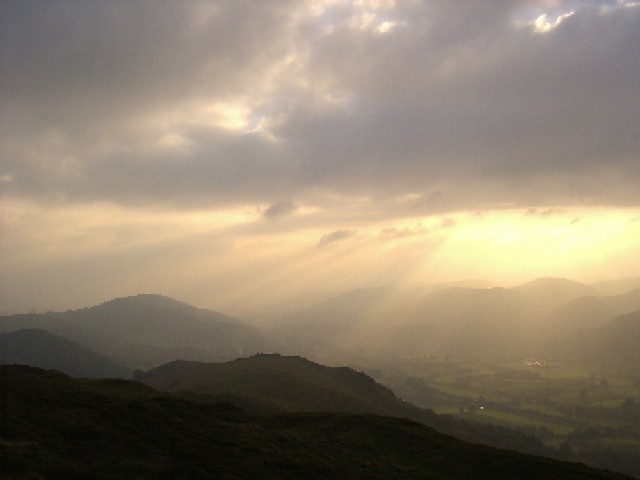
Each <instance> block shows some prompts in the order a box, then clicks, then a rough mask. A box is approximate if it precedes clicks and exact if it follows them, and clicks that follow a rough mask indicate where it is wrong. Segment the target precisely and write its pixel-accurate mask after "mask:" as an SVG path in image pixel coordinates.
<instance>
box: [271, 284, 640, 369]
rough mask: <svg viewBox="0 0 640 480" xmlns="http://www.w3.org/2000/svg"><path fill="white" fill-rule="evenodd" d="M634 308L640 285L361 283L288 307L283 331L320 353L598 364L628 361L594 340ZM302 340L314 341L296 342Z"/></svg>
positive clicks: (289, 341) (287, 346)
mask: <svg viewBox="0 0 640 480" xmlns="http://www.w3.org/2000/svg"><path fill="white" fill-rule="evenodd" d="M621 285H622V284H615V285H613V284H611V285H608V287H609V290H611V289H614V287H619V286H621ZM625 285H635V283H634V282H631V281H629V282H625ZM636 311H640V289H638V290H632V291H629V292H626V293H625V294H617V295H603V294H602V293H600V291H599V290H598V289H597V288H596V287H592V286H588V285H584V284H581V283H578V282H574V281H571V280H567V279H562V278H543V279H537V280H534V281H532V282H528V283H525V284H523V285H520V286H517V287H514V288H467V287H453V288H443V289H439V290H436V291H421V290H413V291H398V290H393V289H387V288H375V289H365V290H358V291H354V292H352V293H349V294H345V295H341V296H338V297H336V298H334V299H330V300H327V301H325V302H322V303H320V304H317V305H316V306H315V307H311V308H308V309H305V310H304V311H300V312H295V313H292V314H289V315H287V316H286V317H284V318H283V319H282V321H281V324H280V329H279V330H276V332H278V333H279V334H280V337H279V338H281V339H282V345H281V348H280V350H281V351H290V352H292V353H307V352H308V353H307V354H310V355H312V356H313V358H317V359H320V360H325V359H330V358H331V357H332V356H337V357H339V358H342V359H343V361H344V358H345V357H346V356H348V354H345V352H349V353H351V355H352V357H351V358H353V359H356V361H357V360H358V359H360V358H367V357H369V358H371V357H380V358H382V357H388V356H395V357H398V356H401V357H410V356H429V355H433V354H441V355H448V356H451V357H455V358H461V359H464V360H469V361H480V360H483V361H486V360H496V361H509V362H513V361H522V360H523V359H524V358H526V357H529V356H553V357H554V358H555V359H556V360H558V361H561V362H564V363H571V362H580V364H581V365H584V357H585V356H589V357H590V360H589V362H590V364H591V365H593V368H598V369H600V368H605V369H606V368H610V367H613V366H614V364H616V365H617V367H616V368H617V369H618V367H619V366H620V362H617V361H616V362H613V363H612V362H610V361H609V359H605V358H601V357H599V356H594V355H593V352H592V351H591V350H590V347H591V345H593V344H594V342H595V343H598V336H599V335H600V334H601V329H602V328H605V327H606V325H607V324H608V323H609V322H611V321H612V320H613V319H614V318H615V317H617V316H619V315H622V314H627V313H632V312H636ZM624 328H631V329H632V327H631V326H626V327H624ZM630 335H632V336H633V331H630ZM577 337H579V338H580V339H579V341H575V340H576V338H577ZM300 345H304V348H305V349H306V350H300V349H299V350H296V348H298V346H300ZM622 345H624V344H622ZM624 348H626V347H624ZM618 353H620V354H621V355H622V356H629V355H628V354H629V353H631V352H618ZM618 370H619V369H618Z"/></svg>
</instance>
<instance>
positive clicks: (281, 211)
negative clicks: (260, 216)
mask: <svg viewBox="0 0 640 480" xmlns="http://www.w3.org/2000/svg"><path fill="white" fill-rule="evenodd" d="M297 208H298V207H297V205H296V204H294V203H293V202H291V201H290V200H282V201H280V202H276V203H274V204H272V205H271V206H270V207H269V208H267V209H266V210H265V211H264V218H266V219H267V220H272V219H276V218H279V217H285V216H288V215H291V214H292V213H293V212H294V211H295V210H296V209H297Z"/></svg>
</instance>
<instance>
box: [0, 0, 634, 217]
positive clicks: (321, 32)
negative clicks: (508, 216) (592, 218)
mask: <svg viewBox="0 0 640 480" xmlns="http://www.w3.org/2000/svg"><path fill="white" fill-rule="evenodd" d="M605 3H606V5H607V8H600V6H601V5H600V2H569V3H567V4H566V9H565V8H563V7H562V4H558V5H560V6H559V7H554V9H549V8H548V7H547V6H548V3H547V2H502V1H495V2H481V3H478V2H471V1H462V2H415V3H414V2H397V3H393V2H390V3H385V2H373V3H371V2H327V3H322V2H320V3H316V4H307V3H306V2H287V1H277V2H263V3H260V4H259V5H257V6H256V5H254V4H251V3H243V2H212V3H208V4H203V3H201V2H196V1H192V2H161V3H159V4H158V3H155V2H154V4H150V3H146V2H139V3H137V2H136V3H114V2H98V1H95V2H93V1H88V2H81V3H79V2H72V1H68V2H67V1H61V2H49V3H47V4H45V5H37V6H36V5H35V4H32V3H29V2H12V1H8V2H3V4H2V6H1V7H0V8H1V9H2V11H1V12H0V16H1V18H2V20H1V21H2V26H1V27H2V31H3V32H4V34H3V42H2V46H0V48H1V49H2V56H1V60H0V61H1V62H2V64H1V65H0V67H1V68H2V71H3V72H7V73H6V74H5V75H3V79H2V80H1V83H0V101H2V104H3V108H2V111H1V112H0V130H1V131H2V132H3V133H2V136H3V138H2V147H1V148H2V151H1V152H0V154H1V158H2V160H0V177H1V178H3V179H10V181H3V192H4V193H3V194H4V195H5V196H10V197H15V198H23V199H36V200H39V201H43V202H46V203H52V202H61V203H87V202H105V201H106V202H114V203H120V204H122V205H138V206H149V207H155V206H157V205H158V204H162V205H167V206H172V207H173V208H219V207H222V206H225V205H232V204H238V203H252V202H253V203H268V202H269V201H270V200H269V199H273V198H274V197H275V198H278V197H279V198H296V199H297V200H298V201H300V202H301V203H309V202H311V201H317V199H318V198H321V195H318V193H322V194H324V197H325V198H327V197H330V196H332V195H334V196H336V195H339V196H342V197H344V198H350V197H351V198H355V197H357V198H360V197H375V198H376V199H378V200H377V201H378V203H379V204H380V205H382V204H383V203H384V202H385V201H387V202H393V201H394V199H395V198H397V197H399V196H403V195H407V194H416V195H421V196H422V197H423V198H425V199H427V198H431V196H432V195H433V192H439V196H440V199H439V201H438V202H433V201H432V202H431V206H430V207H429V208H431V209H436V210H438V211H442V212H445V211H453V210H460V209H469V208H478V207H483V208H484V207H487V208H493V207H495V206H529V205H553V204H571V205H575V204H583V205H600V204H607V205H638V204H640V193H638V189H637V188H636V185H637V184H638V183H639V182H640V162H638V159H637V152H638V151H639V150H640V143H639V142H640V139H639V138H638V136H637V132H636V131H635V128H634V127H635V125H638V124H640V113H639V111H638V109H637V108H635V105H636V104H637V102H636V101H635V99H636V98H638V95H640V90H639V89H640V86H639V85H638V82H637V78H638V77H639V76H640V61H638V56H637V53H636V51H635V49H634V48H633V47H634V46H635V45H637V44H638V43H640V8H638V7H627V8H625V7H624V6H623V5H622V4H611V3H610V2H604V3H602V4H603V5H604V4H605ZM569 11H573V12H574V13H573V14H572V15H570V16H567V15H566V14H567V13H568V12H569ZM541 15H547V17H542V18H545V19H546V21H547V23H545V25H547V24H548V25H553V28H551V27H550V28H543V29H542V30H547V31H544V32H540V33H535V32H534V31H533V30H532V27H531V25H533V24H532V23H531V22H534V23H535V19H537V18H540V16H541ZM563 15H564V16H563ZM558 18H562V21H556V19H558ZM385 22H387V23H385ZM539 23H540V22H539ZM383 25H387V26H388V28H387V27H384V28H383V27H382V26H383ZM391 25H392V26H393V27H390V26H391ZM34 32H36V33H34ZM603 39H606V41H604V40H603ZM4 187H6V188H4ZM318 206H320V207H322V206H324V205H318Z"/></svg>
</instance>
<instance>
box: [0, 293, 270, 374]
mask: <svg viewBox="0 0 640 480" xmlns="http://www.w3.org/2000/svg"><path fill="white" fill-rule="evenodd" d="M20 329H40V330H46V331H49V332H52V333H55V334H57V335H60V336H63V337H65V338H67V339H70V340H73V341H76V342H78V343H80V344H82V345H84V346H86V347H88V348H90V349H92V350H94V351H96V352H98V353H100V354H103V355H107V356H109V357H111V358H113V359H115V360H116V361H117V362H118V363H121V364H124V365H127V366H129V367H132V368H150V367H153V366H156V365H161V364H163V363H166V362H169V361H172V360H175V359H179V358H182V359H192V360H206V361H215V360H228V359H230V358H236V357H238V356H242V355H247V354H252V353H255V352H257V351H259V350H261V349H262V348H263V346H264V342H265V339H264V337H263V335H262V334H261V333H260V332H259V331H258V330H257V329H255V328H253V327H251V326H250V325H248V324H246V323H244V322H241V321H240V320H237V319H235V318H232V317H230V316H227V315H224V314H221V313H218V312H214V311H211V310H205V309H200V308H196V307H192V306H190V305H187V304H185V303H182V302H179V301H177V300H173V299H170V298H167V297H163V296H161V295H150V294H144V295H137V296H133V297H126V298H118V299H115V300H111V301H108V302H105V303H103V304H101V305H97V306H95V307H90V308H84V309H80V310H68V311H66V312H48V313H44V314H29V315H11V316H6V317H0V331H3V332H11V331H15V330H20Z"/></svg>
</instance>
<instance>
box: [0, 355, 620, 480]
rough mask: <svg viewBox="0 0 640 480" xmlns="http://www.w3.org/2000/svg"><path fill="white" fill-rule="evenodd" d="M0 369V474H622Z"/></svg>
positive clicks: (410, 432)
mask: <svg viewBox="0 0 640 480" xmlns="http://www.w3.org/2000/svg"><path fill="white" fill-rule="evenodd" d="M0 379H1V380H2V382H1V383H0V384H1V385H2V388H3V389H4V390H3V414H4V415H5V417H4V418H3V422H2V423H1V424H0V429H1V430H0V434H1V440H0V452H1V454H2V460H3V463H2V469H3V471H2V474H3V475H4V478H21V477H22V478H24V477H25V476H27V475H29V476H31V477H32V478H47V479H68V478H95V479H99V480H101V479H102V480H107V479H120V478H140V479H151V478H154V479H155V478H167V479H168V478H171V479H177V478H189V479H213V478H215V479H226V478H229V479H230V478H234V479H248V478H262V479H289V478H291V479H294V478H295V479H297V478H309V479H321V478H322V479H327V478H336V479H337V478H339V479H360V478H371V479H387V478H397V479H416V478H438V479H442V480H447V479H459V478H476V479H494V480H495V479H497V480H499V479H503V478H504V479H511V478H519V479H525V480H526V479H539V478H549V479H556V478H557V479H569V480H579V479H594V480H595V479H623V478H627V477H624V476H622V475H616V474H612V473H608V472H603V471H597V470H593V469H589V468H587V467H585V466H583V465H579V464H571V463H564V462H560V461H554V460H550V459H544V458H539V457H532V456H527V455H522V454H518V453H513V452H509V451H503V450H497V449H492V448H489V447H483V446H478V445H473V444H469V443H465V442H461V441H459V440H456V439H454V438H452V437H449V436H446V435H443V434H440V433H437V432H436V431H434V430H432V429H430V428H427V427H425V426H423V425H420V424H418V423H415V422H412V421H409V420H401V419H395V418H387V417H379V416H372V415H352V414H337V413H316V414H289V415H278V416H267V417H254V416H250V415H247V414H245V413H243V412H242V411H239V410H237V409H236V408H233V407H231V406H229V405H224V404H222V405H205V404H199V403H194V402H188V401H184V400H179V399H175V398H172V397H166V396H160V395H153V394H148V393H145V394H144V395H142V394H141V395H134V396H133V397H132V396H126V395H123V394H122V393H121V390H122V389H124V390H126V387H127V386H128V385H130V389H131V390H132V391H134V392H138V391H139V389H138V387H136V386H135V383H134V382H125V384H124V386H122V385H121V387H122V388H121V389H120V390H118V392H117V393H114V392H113V391H111V390H109V389H108V388H103V386H101V385H100V382H89V381H83V382H80V381H78V380H73V379H71V378H69V377H66V376H64V375H62V374H57V373H52V372H45V371H43V370H39V369H34V368H30V367H23V366H4V367H0ZM96 385H98V387H97V386H96ZM33 412H38V415H33Z"/></svg>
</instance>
